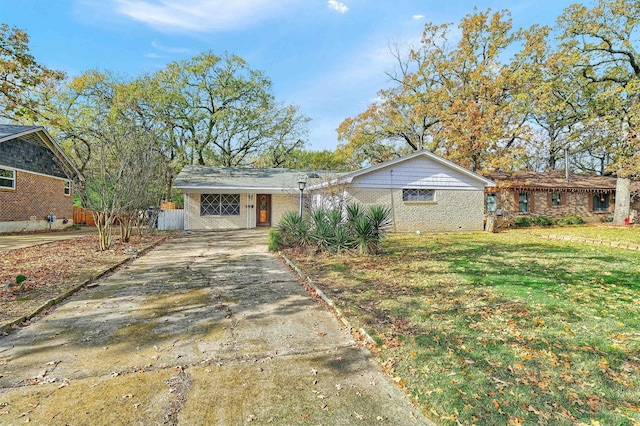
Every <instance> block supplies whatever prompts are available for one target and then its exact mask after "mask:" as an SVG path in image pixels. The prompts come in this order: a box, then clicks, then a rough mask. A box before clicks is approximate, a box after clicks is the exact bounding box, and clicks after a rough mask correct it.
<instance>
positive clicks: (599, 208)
mask: <svg viewBox="0 0 640 426" xmlns="http://www.w3.org/2000/svg"><path fill="white" fill-rule="evenodd" d="M593 211H595V212H608V211H609V194H595V195H594V196H593Z"/></svg>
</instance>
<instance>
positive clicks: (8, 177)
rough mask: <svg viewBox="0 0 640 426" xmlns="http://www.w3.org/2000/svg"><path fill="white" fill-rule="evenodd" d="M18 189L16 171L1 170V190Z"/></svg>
mask: <svg viewBox="0 0 640 426" xmlns="http://www.w3.org/2000/svg"><path fill="white" fill-rule="evenodd" d="M15 187H16V171H15V170H8V169H0V188H11V189H15Z"/></svg>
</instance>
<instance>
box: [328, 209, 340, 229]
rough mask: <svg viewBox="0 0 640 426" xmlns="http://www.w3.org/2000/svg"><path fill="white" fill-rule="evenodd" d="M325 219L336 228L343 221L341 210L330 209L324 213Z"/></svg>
mask: <svg viewBox="0 0 640 426" xmlns="http://www.w3.org/2000/svg"><path fill="white" fill-rule="evenodd" d="M326 218H327V221H328V222H329V225H331V226H332V227H333V228H337V227H338V226H340V224H341V223H342V222H343V217H342V211H340V210H339V209H332V210H329V211H328V212H327V213H326Z"/></svg>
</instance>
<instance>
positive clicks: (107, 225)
mask: <svg viewBox="0 0 640 426" xmlns="http://www.w3.org/2000/svg"><path fill="white" fill-rule="evenodd" d="M93 221H94V222H95V224H96V228H98V236H99V239H100V251H105V250H108V249H109V247H111V241H112V238H113V233H112V231H111V228H112V225H113V215H112V214H111V213H107V212H103V211H94V212H93Z"/></svg>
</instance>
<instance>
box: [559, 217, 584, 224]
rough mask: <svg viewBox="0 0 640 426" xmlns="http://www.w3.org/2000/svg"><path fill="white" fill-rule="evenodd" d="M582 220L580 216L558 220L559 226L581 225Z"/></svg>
mask: <svg viewBox="0 0 640 426" xmlns="http://www.w3.org/2000/svg"><path fill="white" fill-rule="evenodd" d="M583 223H584V220H583V219H582V218H581V217H580V216H567V217H563V218H562V219H558V224H559V225H582V224H583Z"/></svg>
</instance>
